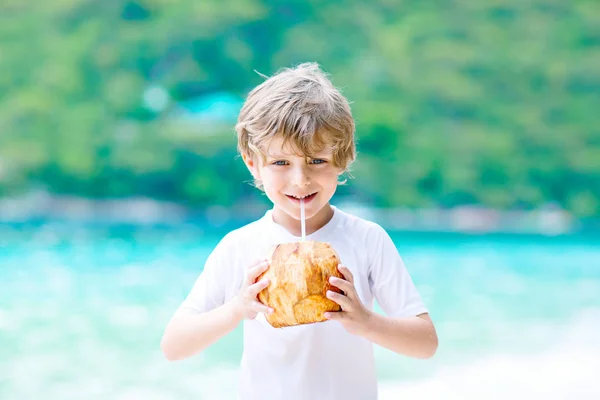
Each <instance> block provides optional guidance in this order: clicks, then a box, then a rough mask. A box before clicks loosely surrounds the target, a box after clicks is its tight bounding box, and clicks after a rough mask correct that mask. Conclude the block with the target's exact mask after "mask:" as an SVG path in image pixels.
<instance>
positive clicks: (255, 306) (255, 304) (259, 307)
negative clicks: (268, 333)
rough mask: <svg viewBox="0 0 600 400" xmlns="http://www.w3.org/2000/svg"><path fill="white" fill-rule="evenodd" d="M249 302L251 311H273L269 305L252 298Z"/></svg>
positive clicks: (264, 312)
mask: <svg viewBox="0 0 600 400" xmlns="http://www.w3.org/2000/svg"><path fill="white" fill-rule="evenodd" d="M250 304H251V305H250V308H252V311H256V312H259V313H263V314H272V313H273V311H274V310H273V309H272V308H271V307H268V306H265V305H264V304H263V303H261V302H260V301H256V300H254V301H252V303H250Z"/></svg>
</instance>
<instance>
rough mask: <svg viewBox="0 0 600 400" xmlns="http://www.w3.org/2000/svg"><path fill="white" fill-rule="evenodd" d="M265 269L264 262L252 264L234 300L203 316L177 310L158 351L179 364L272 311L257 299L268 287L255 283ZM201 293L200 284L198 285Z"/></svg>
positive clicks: (198, 313) (264, 284)
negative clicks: (250, 320)
mask: <svg viewBox="0 0 600 400" xmlns="http://www.w3.org/2000/svg"><path fill="white" fill-rule="evenodd" d="M267 268H268V264H267V263H266V262H260V263H256V264H254V265H253V266H252V267H251V268H249V269H248V270H247V272H246V276H245V277H244V281H243V284H242V287H241V288H240V290H239V293H238V295H237V296H236V297H234V298H233V300H231V301H229V302H227V303H225V304H223V305H221V306H218V307H215V308H213V309H211V310H209V311H206V312H196V311H191V310H188V309H185V308H184V309H183V310H180V312H177V313H176V314H175V316H174V317H173V318H172V319H171V321H169V323H168V325H167V327H166V329H165V333H164V335H163V338H162V340H161V344H160V346H161V349H162V351H163V354H164V355H165V357H166V358H167V359H168V360H169V361H175V360H181V359H184V358H187V357H190V356H193V355H195V354H198V353H199V352H201V351H202V350H204V349H206V348H207V347H208V346H210V345H211V344H213V343H215V342H216V341H217V340H219V339H220V338H222V337H223V336H225V335H226V334H228V333H229V332H231V331H232V330H234V329H235V328H236V327H237V326H238V325H239V323H240V322H241V321H242V320H244V319H253V318H255V317H256V315H257V313H259V312H263V313H271V312H273V310H272V309H271V308H269V307H267V306H265V305H264V304H261V303H260V302H259V301H258V300H257V298H256V296H257V294H258V293H259V292H260V291H261V290H263V289H264V288H265V287H267V286H268V284H269V280H268V279H261V280H260V281H258V282H255V280H256V278H257V277H258V276H259V275H260V274H261V273H262V272H264V271H265V270H266V269H267ZM197 287H199V288H200V289H198V291H199V292H200V291H202V288H203V287H204V286H203V285H202V284H200V285H197Z"/></svg>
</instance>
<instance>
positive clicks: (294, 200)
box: [286, 193, 317, 204]
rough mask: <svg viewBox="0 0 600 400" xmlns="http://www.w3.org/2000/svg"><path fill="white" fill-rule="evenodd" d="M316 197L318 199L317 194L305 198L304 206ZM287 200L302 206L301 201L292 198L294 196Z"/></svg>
mask: <svg viewBox="0 0 600 400" xmlns="http://www.w3.org/2000/svg"><path fill="white" fill-rule="evenodd" d="M286 196H287V195H286ZM315 197H317V193H315V194H311V195H310V196H308V197H305V198H304V204H308V203H310V202H311V201H312V200H313V199H314V198H315ZM287 198H288V199H290V200H291V201H292V202H294V203H296V204H300V199H297V198H295V197H292V196H287Z"/></svg>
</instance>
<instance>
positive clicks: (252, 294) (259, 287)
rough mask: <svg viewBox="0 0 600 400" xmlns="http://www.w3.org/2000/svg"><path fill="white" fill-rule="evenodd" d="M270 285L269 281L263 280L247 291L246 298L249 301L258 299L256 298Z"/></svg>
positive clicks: (249, 287)
mask: <svg viewBox="0 0 600 400" xmlns="http://www.w3.org/2000/svg"><path fill="white" fill-rule="evenodd" d="M269 283H271V281H270V280H269V279H261V280H260V281H258V282H256V283H255V284H252V285H250V286H248V289H246V297H247V298H249V299H254V298H256V296H257V295H258V294H259V293H260V291H261V290H263V289H264V288H266V287H267V286H269Z"/></svg>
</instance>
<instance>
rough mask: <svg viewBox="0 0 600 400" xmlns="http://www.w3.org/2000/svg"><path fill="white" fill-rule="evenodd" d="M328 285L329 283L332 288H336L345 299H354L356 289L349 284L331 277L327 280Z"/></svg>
mask: <svg viewBox="0 0 600 400" xmlns="http://www.w3.org/2000/svg"><path fill="white" fill-rule="evenodd" d="M329 283H331V285H332V286H335V287H336V288H338V289H340V290H341V291H343V292H344V293H345V294H346V296H347V297H350V298H351V299H354V298H356V288H355V287H354V285H353V284H351V283H350V282H348V281H346V280H344V279H340V278H336V277H335V276H332V277H331V278H329Z"/></svg>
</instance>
